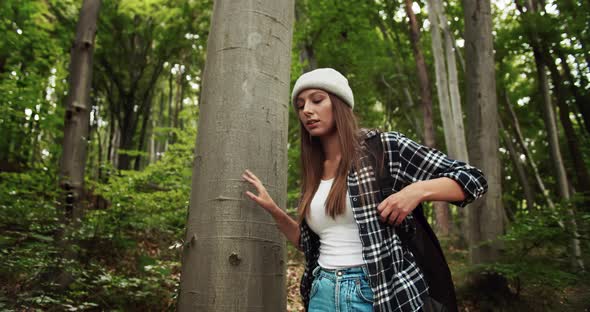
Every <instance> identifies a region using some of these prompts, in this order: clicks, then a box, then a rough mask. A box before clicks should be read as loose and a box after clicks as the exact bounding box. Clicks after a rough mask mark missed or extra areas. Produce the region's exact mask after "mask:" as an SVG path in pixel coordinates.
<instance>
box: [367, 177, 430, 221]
mask: <svg viewBox="0 0 590 312" xmlns="http://www.w3.org/2000/svg"><path fill="white" fill-rule="evenodd" d="M422 197H423V192H422V191H421V190H420V189H419V188H417V187H412V185H408V186H406V187H405V188H403V189H402V190H401V191H399V192H397V193H394V194H391V195H389V196H388V197H387V198H386V199H385V200H383V201H382V202H381V203H380V204H379V206H377V210H378V211H379V216H380V217H379V219H380V220H381V222H384V223H388V224H390V225H394V224H395V225H400V224H401V223H402V221H403V220H404V219H405V218H406V216H407V215H409V214H410V213H412V210H414V209H415V208H416V207H417V206H418V205H419V204H420V203H421V202H422Z"/></svg>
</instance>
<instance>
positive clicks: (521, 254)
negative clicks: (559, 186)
mask: <svg viewBox="0 0 590 312" xmlns="http://www.w3.org/2000/svg"><path fill="white" fill-rule="evenodd" d="M564 215H565V209H560V211H559V212H558V213H557V214H556V213H552V212H549V211H547V210H539V211H535V212H533V213H527V212H519V213H518V214H516V215H515V220H514V222H513V223H512V224H511V225H510V229H509V230H508V232H507V233H506V234H505V235H504V236H503V237H502V240H503V242H504V244H505V254H504V255H503V257H502V259H501V260H500V261H498V262H496V263H491V264H485V265H479V266H473V267H472V270H482V269H483V270H491V271H494V272H497V273H500V274H502V275H504V276H505V277H506V278H508V279H509V280H511V281H512V283H514V284H515V287H518V288H522V289H524V290H525V291H526V290H530V288H539V287H541V288H544V289H546V290H551V291H553V292H558V291H561V290H562V289H563V288H565V287H567V286H573V285H576V284H577V283H580V282H581V281H583V280H584V279H585V278H587V276H586V275H585V274H580V272H574V271H572V266H571V255H572V251H571V249H570V248H569V247H570V242H571V237H572V236H571V235H572V234H571V233H568V232H564V231H563V229H562V228H561V227H560V226H559V225H558V220H562V221H564V220H563V216H564ZM565 223H566V224H568V223H567V220H565ZM517 291H520V289H518V290H517Z"/></svg>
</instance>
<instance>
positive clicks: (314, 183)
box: [298, 92, 360, 222]
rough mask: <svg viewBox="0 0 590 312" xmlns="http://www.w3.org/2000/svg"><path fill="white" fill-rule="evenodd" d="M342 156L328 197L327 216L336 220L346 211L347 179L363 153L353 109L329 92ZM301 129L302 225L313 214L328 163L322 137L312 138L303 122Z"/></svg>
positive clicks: (299, 209) (300, 213)
mask: <svg viewBox="0 0 590 312" xmlns="http://www.w3.org/2000/svg"><path fill="white" fill-rule="evenodd" d="M328 96H329V97H330V101H331V102H332V112H333V116H334V120H335V127H336V132H337V133H338V142H339V144H340V150H341V152H342V156H341V159H340V164H338V168H337V169H336V177H335V178H334V182H333V184H332V188H331V189H330V193H328V199H327V201H326V213H327V214H328V215H330V216H331V217H332V218H335V217H336V216H337V215H339V214H342V213H344V210H345V209H346V200H347V196H346V191H347V190H348V184H347V181H346V180H347V176H348V171H349V170H350V168H351V166H352V164H353V163H354V164H358V161H359V151H360V138H359V131H358V130H359V129H358V124H357V120H356V117H355V115H354V113H353V112H352V109H351V108H350V106H348V105H346V104H344V102H342V100H340V98H338V97H337V96H335V95H333V94H331V93H329V92H328ZM300 129H301V181H302V184H301V194H302V195H301V201H300V204H299V207H298V214H299V222H301V221H302V220H303V219H304V218H305V216H306V215H307V214H308V213H309V206H310V204H311V200H312V199H313V196H314V194H315V192H316V191H317V189H318V186H319V184H320V180H321V177H322V171H323V163H324V160H325V155H324V151H323V149H322V144H321V142H320V139H319V138H318V137H311V136H310V134H309V132H307V130H306V129H305V127H304V125H303V123H302V122H300Z"/></svg>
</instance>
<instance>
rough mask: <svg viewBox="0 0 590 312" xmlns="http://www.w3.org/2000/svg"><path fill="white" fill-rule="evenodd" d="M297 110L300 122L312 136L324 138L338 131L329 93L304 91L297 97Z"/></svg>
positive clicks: (314, 90) (312, 90)
mask: <svg viewBox="0 0 590 312" xmlns="http://www.w3.org/2000/svg"><path fill="white" fill-rule="evenodd" d="M295 108H296V109H297V114H298V116H299V120H300V121H301V123H303V126H304V127H305V129H306V130H307V132H309V133H310V134H311V135H312V136H324V135H327V134H332V133H333V132H334V131H335V130H336V121H335V120H334V114H333V110H332V101H330V97H329V95H328V93H327V92H325V91H323V90H320V89H306V90H303V91H301V92H300V93H299V95H298V96H297V99H296V102H295Z"/></svg>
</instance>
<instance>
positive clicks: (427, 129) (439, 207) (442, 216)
mask: <svg viewBox="0 0 590 312" xmlns="http://www.w3.org/2000/svg"><path fill="white" fill-rule="evenodd" d="M404 3H405V9H406V14H407V15H408V19H409V21H410V25H409V26H410V41H411V44H412V51H413V52H414V60H415V62H416V70H417V72H418V83H419V86H420V106H421V107H422V117H423V120H424V123H423V125H424V132H423V135H424V144H425V145H426V146H429V147H432V148H434V147H435V145H436V144H435V142H436V140H435V137H434V126H433V121H432V95H431V92H432V90H431V87H430V81H429V79H428V69H427V68H426V62H425V61H424V55H423V54H422V49H421V48H420V28H419V26H418V20H417V19H416V15H415V14H414V11H413V10H412V0H405V2H404ZM433 205H434V210H435V216H436V229H437V232H438V234H440V235H441V236H448V235H449V232H450V229H449V226H450V221H449V216H450V213H449V205H448V204H447V203H446V202H433Z"/></svg>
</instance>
